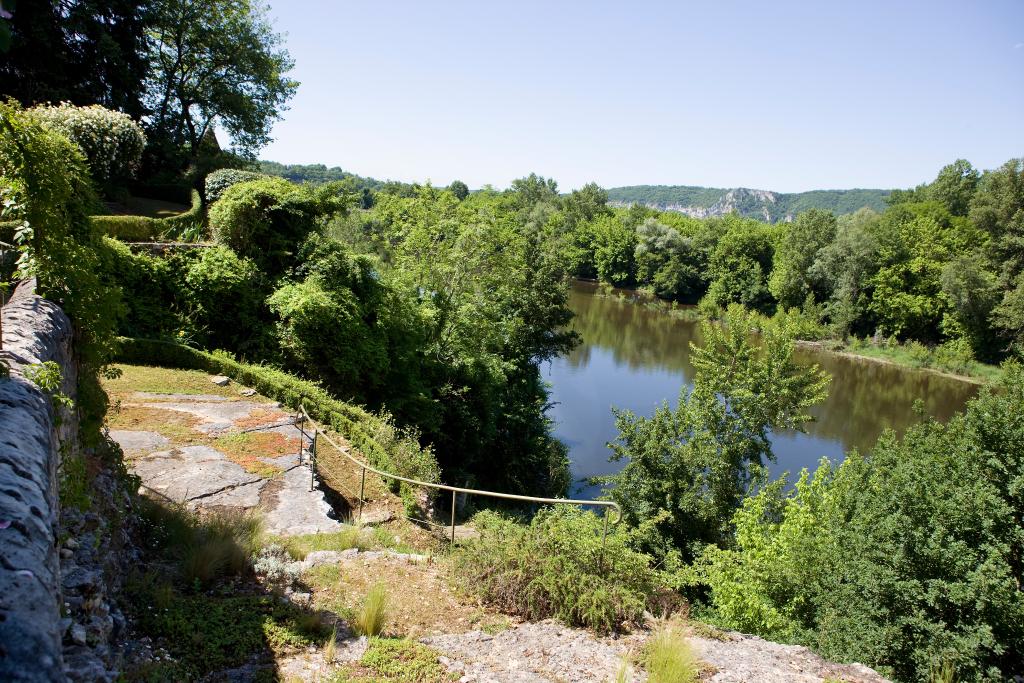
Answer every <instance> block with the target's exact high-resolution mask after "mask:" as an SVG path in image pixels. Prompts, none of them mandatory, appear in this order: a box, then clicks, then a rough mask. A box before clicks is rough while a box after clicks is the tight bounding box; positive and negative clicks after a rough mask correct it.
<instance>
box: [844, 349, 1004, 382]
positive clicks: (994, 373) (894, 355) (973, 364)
mask: <svg viewBox="0 0 1024 683" xmlns="http://www.w3.org/2000/svg"><path fill="white" fill-rule="evenodd" d="M843 350H844V351H845V352H846V353H850V354H853V355H856V356H864V357H865V358H877V359H881V360H886V361H889V362H890V363H894V364H896V365H902V366H904V367H908V368H922V369H932V370H938V371H940V372H947V373H950V374H953V375H959V376H961V377H969V378H973V379H976V380H980V381H982V382H996V381H998V380H999V378H1000V377H1002V375H1003V371H1002V368H1000V367H998V366H995V365H988V364H987V363H979V362H978V361H976V360H971V359H965V358H955V357H951V354H950V353H948V351H947V350H946V349H944V348H943V347H938V348H936V349H934V350H933V349H929V348H928V347H926V346H924V345H923V344H921V343H919V342H910V343H907V344H892V345H889V344H886V345H880V346H876V345H875V344H871V343H868V342H866V341H864V340H857V339H855V340H853V341H851V342H850V344H849V345H847V346H846V347H845V348H844V349H843Z"/></svg>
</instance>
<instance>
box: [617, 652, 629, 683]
mask: <svg viewBox="0 0 1024 683" xmlns="http://www.w3.org/2000/svg"><path fill="white" fill-rule="evenodd" d="M632 680H633V667H632V666H630V664H629V660H628V659H626V658H625V657H623V658H622V662H621V663H620V664H619V670H618V671H616V672H615V683H629V682H630V681H632Z"/></svg>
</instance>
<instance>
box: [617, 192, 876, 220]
mask: <svg viewBox="0 0 1024 683" xmlns="http://www.w3.org/2000/svg"><path fill="white" fill-rule="evenodd" d="M890 192H891V191H890V190H860V189H858V190H812V191H810V192H796V193H792V194H787V193H783V192H771V191H769V190H750V189H747V188H745V187H737V188H733V189H731V190H729V189H723V188H716V187H696V186H691V185H630V186H628V187H613V188H610V189H609V190H608V200H609V201H610V202H611V203H613V204H615V205H619V206H628V205H630V204H643V205H645V206H649V207H651V208H654V209H659V210H661V211H678V212H680V213H684V214H686V215H688V216H694V217H696V218H706V217H708V216H722V215H725V214H727V213H731V212H733V211H736V212H737V213H739V214H740V215H742V216H746V217H749V218H757V219H759V220H763V221H768V222H771V223H775V222H778V221H787V220H792V219H793V218H795V217H796V215H797V214H799V213H800V212H801V211H806V210H807V209H826V210H828V211H831V212H832V213H834V214H836V215H837V216H838V215H840V214H844V213H853V212H854V211H856V210H857V209H860V208H863V207H865V206H866V207H868V208H871V209H874V210H875V211H879V212H881V211H884V210H885V207H886V204H885V198H886V197H888V196H889V193H890Z"/></svg>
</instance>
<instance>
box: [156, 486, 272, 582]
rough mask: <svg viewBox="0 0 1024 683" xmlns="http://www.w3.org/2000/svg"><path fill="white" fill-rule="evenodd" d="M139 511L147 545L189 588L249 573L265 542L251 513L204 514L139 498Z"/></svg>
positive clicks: (257, 520)
mask: <svg viewBox="0 0 1024 683" xmlns="http://www.w3.org/2000/svg"><path fill="white" fill-rule="evenodd" d="M140 513H141V514H140V517H141V527H142V535H143V543H144V546H145V547H146V548H147V550H149V551H151V552H153V553H155V554H156V555H157V556H158V557H159V558H160V559H162V560H163V561H165V562H169V563H171V564H172V565H173V566H175V567H176V569H177V578H178V580H179V582H180V584H181V585H182V586H184V587H187V588H201V587H204V586H208V585H210V584H211V583H213V582H214V581H216V580H217V579H220V578H223V577H226V576H238V575H241V574H243V573H245V572H246V571H247V570H248V569H249V558H250V556H251V555H252V554H253V553H254V552H255V551H256V550H257V549H259V547H260V544H261V539H262V532H263V524H262V521H261V520H260V518H259V517H257V516H256V515H253V514H239V513H228V512H225V513H216V514H207V515H204V516H200V515H198V514H196V513H195V512H192V511H191V510H189V509H188V508H186V507H185V506H183V505H176V504H168V503H162V502H157V501H154V500H150V499H148V498H142V499H141V510H140Z"/></svg>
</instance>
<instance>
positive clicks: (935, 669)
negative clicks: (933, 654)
mask: <svg viewBox="0 0 1024 683" xmlns="http://www.w3.org/2000/svg"><path fill="white" fill-rule="evenodd" d="M956 680H957V678H956V666H955V665H954V664H953V662H951V661H949V660H948V659H947V660H945V661H943V662H942V663H938V662H933V663H932V665H931V667H929V671H928V683H956Z"/></svg>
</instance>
